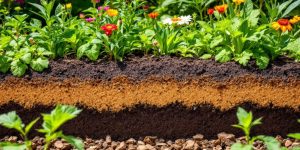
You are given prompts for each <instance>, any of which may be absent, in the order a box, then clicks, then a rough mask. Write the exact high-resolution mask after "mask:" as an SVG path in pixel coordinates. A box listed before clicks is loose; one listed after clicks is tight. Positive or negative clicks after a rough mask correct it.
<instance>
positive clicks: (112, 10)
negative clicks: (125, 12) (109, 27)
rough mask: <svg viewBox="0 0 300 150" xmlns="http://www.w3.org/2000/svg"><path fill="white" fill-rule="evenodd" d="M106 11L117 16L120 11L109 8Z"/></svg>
mask: <svg viewBox="0 0 300 150" xmlns="http://www.w3.org/2000/svg"><path fill="white" fill-rule="evenodd" d="M106 13H107V15H108V16H110V17H114V16H117V15H118V13H119V12H118V11H117V10H115V9H108V10H107V11H106Z"/></svg>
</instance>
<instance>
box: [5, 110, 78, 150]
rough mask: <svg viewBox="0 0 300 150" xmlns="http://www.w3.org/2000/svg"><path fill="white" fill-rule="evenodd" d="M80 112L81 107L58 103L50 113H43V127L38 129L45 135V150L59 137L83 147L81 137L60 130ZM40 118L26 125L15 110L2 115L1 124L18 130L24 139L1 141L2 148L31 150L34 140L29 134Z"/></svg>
mask: <svg viewBox="0 0 300 150" xmlns="http://www.w3.org/2000/svg"><path fill="white" fill-rule="evenodd" d="M80 112H81V110H80V109H77V108H76V107H73V106H68V105H58V106H56V107H55V109H54V110H52V111H51V113H50V114H42V118H43V124H42V128H41V129H37V131H38V132H40V133H42V134H44V135H45V141H46V143H45V145H44V149H45V150H48V149H49V145H50V144H51V142H52V141H53V140H56V139H58V138H61V139H64V140H66V141H67V142H69V143H70V144H71V145H73V146H74V147H75V148H76V149H78V150H82V149H83V142H82V141H81V140H80V139H77V138H75V137H73V136H68V135H65V134H63V132H62V131H60V130H59V127H61V126H62V125H63V124H64V123H65V122H67V121H69V120H71V119H73V118H75V117H76V116H77V115H78V114H79V113H80ZM39 119H40V118H36V119H35V120H33V121H32V122H30V123H29V124H27V125H24V124H23V122H22V120H21V118H20V117H19V116H18V115H17V114H16V112H15V111H12V112H8V113H6V114H2V115H0V125H2V126H4V127H6V128H9V129H15V130H17V131H18V132H19V133H20V136H21V137H22V138H23V140H24V143H23V144H17V143H10V142H0V148H1V149H2V150H12V149H14V150H24V149H27V150H31V149H32V142H31V141H30V139H28V134H29V132H30V131H31V130H32V127H33V126H34V125H35V124H36V123H37V121H38V120H39Z"/></svg>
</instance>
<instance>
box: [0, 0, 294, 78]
mask: <svg viewBox="0 0 300 150" xmlns="http://www.w3.org/2000/svg"><path fill="white" fill-rule="evenodd" d="M34 2H35V1H34ZM34 2H33V1H26V0H16V1H12V0H9V1H3V0H2V1H0V5H1V6H0V9H1V15H0V18H1V22H0V40H1V43H0V71H1V72H3V73H6V72H11V73H12V74H13V75H15V76H22V75H23V74H25V72H26V70H27V69H32V70H35V71H38V72H41V71H43V70H44V69H46V68H47V67H48V64H49V60H51V59H57V58H60V57H68V56H70V55H71V56H72V55H73V56H74V55H75V56H76V57H77V58H78V59H82V58H88V59H89V60H91V61H96V60H97V59H103V58H104V59H110V60H114V61H124V58H125V57H126V56H127V55H129V54H141V53H143V54H144V55H155V56H161V55H173V56H174V55H175V56H179V57H195V58H199V59H215V60H216V61H218V62H228V61H236V62H237V63H239V64H241V65H243V66H247V65H248V62H249V61H250V60H254V61H255V62H256V65H257V66H258V67H259V68H260V69H265V68H266V67H268V65H269V64H270V63H272V61H274V60H276V59H277V58H278V57H283V56H284V57H287V58H291V59H293V60H294V61H299V60H300V47H299V44H298V43H299V42H300V30H299V22H300V16H298V15H295V14H297V12H298V10H299V5H300V1H299V0H289V1H285V2H279V1H277V0H271V1H252V0H223V1H218V0H207V1H205V0H193V1H180V0H168V1H157V2H151V1H145V0H133V1H125V0H116V1H100V0H91V6H92V7H90V8H88V9H85V10H82V11H81V12H80V13H79V14H78V15H77V14H75V15H74V13H72V12H76V11H75V10H73V6H72V3H59V2H58V1H55V0H41V2H40V3H34ZM177 3H179V5H176V7H179V8H176V9H175V8H174V7H175V6H174V4H177ZM154 4H156V5H154ZM174 10H178V12H177V13H175V12H176V11H175V12H174Z"/></svg>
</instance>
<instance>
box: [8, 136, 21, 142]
mask: <svg viewBox="0 0 300 150" xmlns="http://www.w3.org/2000/svg"><path fill="white" fill-rule="evenodd" d="M7 141H8V142H17V141H18V137H16V136H10V137H9V138H8V139H7Z"/></svg>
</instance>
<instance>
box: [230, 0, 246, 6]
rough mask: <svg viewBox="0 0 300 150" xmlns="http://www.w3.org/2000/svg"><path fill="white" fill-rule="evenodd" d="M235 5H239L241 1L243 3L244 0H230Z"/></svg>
mask: <svg viewBox="0 0 300 150" xmlns="http://www.w3.org/2000/svg"><path fill="white" fill-rule="evenodd" d="M232 1H233V2H234V3H235V4H236V5H241V3H245V0H232Z"/></svg>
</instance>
